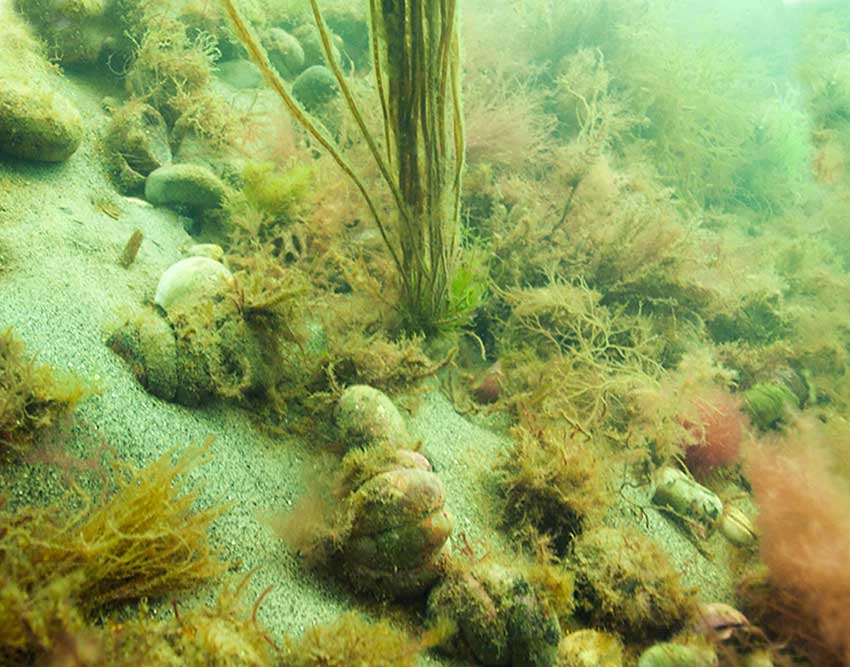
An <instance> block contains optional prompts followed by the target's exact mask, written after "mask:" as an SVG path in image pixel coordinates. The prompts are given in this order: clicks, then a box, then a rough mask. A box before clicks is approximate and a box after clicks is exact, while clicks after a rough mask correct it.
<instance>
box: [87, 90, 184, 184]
mask: <svg viewBox="0 0 850 667" xmlns="http://www.w3.org/2000/svg"><path fill="white" fill-rule="evenodd" d="M103 146H104V149H105V150H106V153H107V161H108V162H109V165H110V167H109V172H110V176H111V177H112V180H113V182H114V183H115V186H116V187H117V188H118V189H119V190H121V191H122V192H124V193H126V194H141V193H142V192H143V191H144V187H145V179H146V178H147V176H148V175H149V174H150V173H151V172H152V171H155V170H156V169H158V168H159V167H162V166H164V165H167V164H169V163H170V162H171V146H170V145H169V143H168V127H167V126H166V124H165V120H164V119H163V118H162V116H161V115H160V113H159V112H158V111H157V110H156V109H154V108H153V107H152V106H150V105H149V104H145V103H144V102H140V101H132V102H128V103H127V104H125V105H124V106H122V107H121V108H120V109H118V110H117V111H116V112H115V114H114V115H113V116H112V120H110V122H109V125H108V126H107V128H106V132H105V134H104V138H103Z"/></svg>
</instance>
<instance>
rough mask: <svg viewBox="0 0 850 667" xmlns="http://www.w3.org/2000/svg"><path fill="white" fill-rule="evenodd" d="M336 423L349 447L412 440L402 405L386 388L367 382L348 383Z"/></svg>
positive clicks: (339, 406) (337, 409)
mask: <svg viewBox="0 0 850 667" xmlns="http://www.w3.org/2000/svg"><path fill="white" fill-rule="evenodd" d="M336 423H337V428H339V431H340V435H341V436H342V438H343V440H344V442H345V445H346V447H347V448H349V449H350V448H353V447H366V446H370V445H376V444H380V443H386V442H392V443H394V444H396V445H404V444H407V443H408V442H409V441H410V436H409V435H408V433H407V427H406V426H405V425H404V419H403V418H402V416H401V413H400V412H399V411H398V408H397V407H396V406H395V404H394V403H393V402H392V400H390V397H389V396H387V395H386V394H385V393H384V392H382V391H380V390H378V389H375V388H373V387H369V386H367V385H363V384H356V385H352V386H351V387H348V388H347V389H346V390H345V391H344V392H342V395H341V396H340V397H339V402H338V403H337V407H336Z"/></svg>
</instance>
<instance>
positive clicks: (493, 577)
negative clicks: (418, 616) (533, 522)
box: [428, 563, 561, 667]
mask: <svg viewBox="0 0 850 667" xmlns="http://www.w3.org/2000/svg"><path fill="white" fill-rule="evenodd" d="M428 614H429V616H430V617H431V618H434V619H439V618H447V619H449V620H451V621H453V622H454V624H455V625H456V628H457V631H456V634H455V635H454V636H452V637H450V638H448V639H447V640H446V641H445V642H444V643H443V645H442V648H443V649H444V650H446V651H447V652H449V653H452V654H456V655H468V656H470V657H473V658H474V659H475V660H477V661H478V662H479V663H481V664H482V665H486V666H488V667H490V666H493V667H496V666H511V667H554V665H556V664H558V645H559V643H560V640H561V629H560V625H559V623H558V618H557V616H556V614H555V613H554V611H553V610H552V609H551V607H550V606H549V604H548V603H547V602H546V600H545V599H544V597H543V596H541V595H540V593H539V591H537V590H535V588H534V587H533V586H532V585H531V583H530V582H529V581H528V579H527V578H526V577H525V575H524V574H523V572H522V571H521V570H519V569H516V568H513V567H505V566H502V565H498V564H493V563H481V564H476V565H474V566H473V567H471V568H466V567H462V566H461V567H458V566H455V567H454V568H453V569H452V571H450V572H449V573H448V574H447V576H446V577H445V578H444V579H443V581H442V582H441V583H440V584H439V585H438V586H436V587H435V588H434V590H432V591H431V594H430V595H429V596H428Z"/></svg>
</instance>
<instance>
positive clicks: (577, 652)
mask: <svg viewBox="0 0 850 667" xmlns="http://www.w3.org/2000/svg"><path fill="white" fill-rule="evenodd" d="M558 666H559V667H623V644H622V643H621V642H620V640H619V639H618V638H617V637H616V636H615V635H612V634H608V633H607V632H600V631H598V630H579V631H578V632H571V633H570V634H568V635H567V636H566V637H564V638H563V639H562V640H561V643H560V645H559V646H558Z"/></svg>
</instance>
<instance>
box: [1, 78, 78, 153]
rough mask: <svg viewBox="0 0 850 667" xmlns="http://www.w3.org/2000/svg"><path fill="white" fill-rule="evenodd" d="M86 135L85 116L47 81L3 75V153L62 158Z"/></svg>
mask: <svg viewBox="0 0 850 667" xmlns="http://www.w3.org/2000/svg"><path fill="white" fill-rule="evenodd" d="M82 136H83V120H82V117H81V116H80V112H79V111H78V110H77V107H76V106H75V105H74V104H73V102H71V101H70V100H69V99H68V98H67V97H65V96H64V95H62V94H61V93H59V92H57V91H56V90H54V89H53V88H51V87H50V86H49V85H46V84H43V83H30V82H24V81H17V80H15V79H0V153H2V154H4V155H8V156H11V157H16V158H22V159H24V160H38V161H42V162H62V161H63V160H67V159H68V158H69V157H71V155H73V153H74V151H76V150H77V148H78V147H79V145H80V141H81V140H82Z"/></svg>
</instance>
